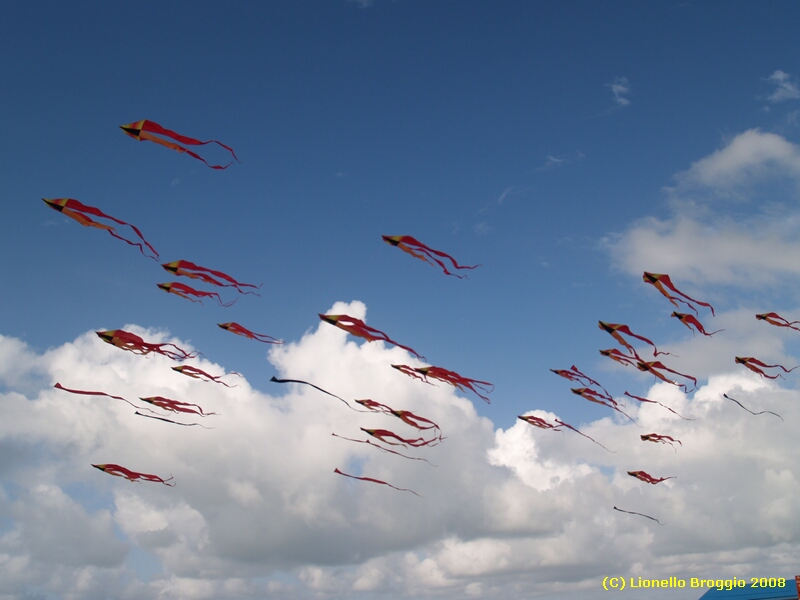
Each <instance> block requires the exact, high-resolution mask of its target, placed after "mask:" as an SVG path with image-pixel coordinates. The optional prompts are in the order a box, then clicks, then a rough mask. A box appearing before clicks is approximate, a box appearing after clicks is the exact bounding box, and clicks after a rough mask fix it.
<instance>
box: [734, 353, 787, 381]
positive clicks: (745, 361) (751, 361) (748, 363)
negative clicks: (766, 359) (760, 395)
mask: <svg viewBox="0 0 800 600" xmlns="http://www.w3.org/2000/svg"><path fill="white" fill-rule="evenodd" d="M735 361H736V364H739V365H744V366H745V367H747V368H748V369H750V370H751V371H752V372H753V373H758V374H759V375H761V376H762V377H766V378H767V379H777V378H778V377H780V378H781V379H783V375H781V374H780V373H778V374H777V375H768V374H767V373H765V372H764V371H762V370H761V369H760V368H759V367H763V368H765V369H783V372H784V373H791V372H792V371H794V370H795V369H796V368H797V367H792V368H791V369H787V368H786V367H784V366H783V365H768V364H765V363H763V362H761V361H760V360H758V359H757V358H753V357H752V356H737V357H735Z"/></svg>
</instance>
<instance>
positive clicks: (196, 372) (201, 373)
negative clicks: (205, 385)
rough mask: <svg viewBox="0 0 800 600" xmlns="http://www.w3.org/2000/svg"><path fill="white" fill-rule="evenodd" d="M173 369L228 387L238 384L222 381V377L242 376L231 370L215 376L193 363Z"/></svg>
mask: <svg viewBox="0 0 800 600" xmlns="http://www.w3.org/2000/svg"><path fill="white" fill-rule="evenodd" d="M172 370H173V371H177V372H178V373H180V374H181V375H186V376H187V377H191V378H193V379H199V380H200V381H208V382H213V383H221V384H222V385H224V386H225V387H227V388H232V387H236V386H235V385H228V384H227V383H225V382H224V381H221V380H220V379H221V378H222V377H225V376H226V375H239V376H240V377H241V374H240V373H237V372H236V371H231V372H230V373H224V374H222V375H217V376H216V377H215V376H214V375H209V374H208V373H206V372H205V371H203V370H202V369H198V368H197V367H193V366H192V365H180V366H178V367H172Z"/></svg>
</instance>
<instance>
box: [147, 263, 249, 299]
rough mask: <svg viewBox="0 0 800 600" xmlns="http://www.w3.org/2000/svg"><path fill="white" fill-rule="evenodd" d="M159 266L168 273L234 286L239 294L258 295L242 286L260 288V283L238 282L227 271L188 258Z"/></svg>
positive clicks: (221, 285) (223, 285) (224, 285)
mask: <svg viewBox="0 0 800 600" xmlns="http://www.w3.org/2000/svg"><path fill="white" fill-rule="evenodd" d="M161 266H162V267H164V269H165V270H167V271H169V272H170V273H174V274H175V275H180V276H182V277H190V278H192V279H199V280H200V281H204V282H205V283H208V284H211V285H216V286H219V287H234V288H236V290H237V291H238V292H239V293H241V294H254V295H256V296H258V295H259V294H256V292H246V291H244V290H243V289H242V288H243V287H249V288H260V287H261V286H260V285H253V284H252V283H240V282H238V281H236V280H235V279H234V278H233V277H231V276H230V275H228V274H227V273H223V272H222V271H214V270H213V269H208V268H206V267H201V266H199V265H196V264H194V263H192V262H189V261H188V260H175V261H172V262H170V263H164V264H163V265H161ZM215 278H216V279H215Z"/></svg>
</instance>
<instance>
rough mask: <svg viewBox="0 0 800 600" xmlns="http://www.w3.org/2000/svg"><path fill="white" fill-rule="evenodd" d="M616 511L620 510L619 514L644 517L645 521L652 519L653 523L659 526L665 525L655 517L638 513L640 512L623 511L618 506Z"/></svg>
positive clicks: (615, 508)
mask: <svg viewBox="0 0 800 600" xmlns="http://www.w3.org/2000/svg"><path fill="white" fill-rule="evenodd" d="M614 510H618V511H619V512H624V513H628V514H629V515H638V516H640V517H644V518H645V519H650V520H651V521H655V522H656V523H658V524H659V525H663V523H662V522H661V521H659V520H658V519H656V518H655V517H651V516H649V515H645V514H642V513H638V512H632V511H630V510H622V509H621V508H617V507H616V506H615V507H614Z"/></svg>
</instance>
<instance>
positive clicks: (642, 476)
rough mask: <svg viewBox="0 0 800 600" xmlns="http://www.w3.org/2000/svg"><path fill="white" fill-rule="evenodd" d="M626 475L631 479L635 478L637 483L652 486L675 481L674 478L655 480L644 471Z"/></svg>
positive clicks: (630, 472)
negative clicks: (641, 482)
mask: <svg viewBox="0 0 800 600" xmlns="http://www.w3.org/2000/svg"><path fill="white" fill-rule="evenodd" d="M628 475H630V476H631V477H636V479H638V480H639V481H644V482H645V483H652V484H653V485H655V484H657V483H661V482H662V481H666V480H667V479H675V477H674V476H672V477H661V478H659V479H656V478H655V477H653V476H652V475H649V474H647V473H645V472H644V471H628Z"/></svg>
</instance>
